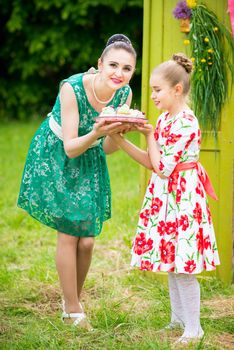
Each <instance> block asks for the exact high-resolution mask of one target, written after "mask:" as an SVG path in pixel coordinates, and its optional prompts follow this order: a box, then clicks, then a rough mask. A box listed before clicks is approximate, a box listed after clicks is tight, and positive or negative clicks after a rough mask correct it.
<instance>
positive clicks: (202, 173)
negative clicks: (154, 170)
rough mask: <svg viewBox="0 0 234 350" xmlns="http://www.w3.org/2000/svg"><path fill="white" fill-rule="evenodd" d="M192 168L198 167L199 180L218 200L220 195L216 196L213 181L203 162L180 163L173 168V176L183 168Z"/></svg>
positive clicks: (207, 191) (212, 196)
mask: <svg viewBox="0 0 234 350" xmlns="http://www.w3.org/2000/svg"><path fill="white" fill-rule="evenodd" d="M190 169H196V170H197V173H198V177H199V180H200V181H201V183H202V184H203V187H204V189H205V191H206V193H207V194H208V195H209V196H210V197H211V198H213V199H214V200H216V201H217V200H218V197H217V196H216V193H215V190H214V188H213V186H212V183H211V181H210V179H209V176H208V174H207V172H206V171H205V169H204V168H203V166H202V165H201V163H199V162H191V163H179V164H177V165H176V167H175V169H174V170H173V172H172V174H171V176H173V175H174V174H175V173H178V172H179V171H183V170H190Z"/></svg>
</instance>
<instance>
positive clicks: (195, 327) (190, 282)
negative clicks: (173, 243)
mask: <svg viewBox="0 0 234 350" xmlns="http://www.w3.org/2000/svg"><path fill="white" fill-rule="evenodd" d="M175 278H176V282H177V287H178V290H179V294H180V300H181V303H182V306H183V316H184V323H185V329H184V333H183V335H182V337H189V338H199V337H202V336H203V334H204V332H203V330H202V328H201V324H200V285H199V283H198V281H197V279H196V277H195V276H194V275H186V274H177V275H175Z"/></svg>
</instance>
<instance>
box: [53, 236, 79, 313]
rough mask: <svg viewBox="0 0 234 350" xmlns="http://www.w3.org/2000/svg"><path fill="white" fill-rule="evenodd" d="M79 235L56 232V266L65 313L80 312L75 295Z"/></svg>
mask: <svg viewBox="0 0 234 350" xmlns="http://www.w3.org/2000/svg"><path fill="white" fill-rule="evenodd" d="M78 241H79V237H74V236H70V235H67V234H64V233H61V232H58V240H57V253H56V267H57V271H58V275H59V280H60V284H61V287H62V291H63V295H64V301H65V310H66V312H67V313H72V312H81V308H80V305H79V300H78V296H77V271H76V259H77V244H78Z"/></svg>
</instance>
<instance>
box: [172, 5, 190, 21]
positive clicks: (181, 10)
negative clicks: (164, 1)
mask: <svg viewBox="0 0 234 350" xmlns="http://www.w3.org/2000/svg"><path fill="white" fill-rule="evenodd" d="M173 15H174V17H175V18H177V19H181V18H183V19H186V18H190V17H191V16H192V11H191V9H190V8H189V7H188V6H187V4H186V1H179V2H178V3H177V4H176V7H175V8H174V10H173Z"/></svg>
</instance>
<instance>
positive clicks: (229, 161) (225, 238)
mask: <svg viewBox="0 0 234 350" xmlns="http://www.w3.org/2000/svg"><path fill="white" fill-rule="evenodd" d="M198 2H199V1H198ZM202 2H203V3H204V4H206V5H207V7H209V8H210V9H211V10H212V11H214V12H215V13H216V14H217V16H218V18H219V19H220V20H221V21H222V22H223V23H224V24H225V25H226V26H228V27H229V28H230V20H229V16H228V14H227V0H203V1H202ZM176 3H177V0H144V21H143V23H144V27H143V65H142V101H141V102H142V104H141V105H142V110H143V111H144V112H146V115H147V117H148V119H149V120H150V122H151V123H152V124H155V122H156V118H157V116H158V114H159V113H158V112H157V110H156V108H155V107H154V105H153V103H152V101H151V100H150V93H151V92H150V87H149V78H150V73H151V72H152V70H153V68H154V67H155V66H156V65H158V64H159V63H161V62H162V61H164V60H167V59H169V58H171V56H172V54H173V53H175V52H185V53H186V54H188V55H189V49H186V47H185V46H184V44H183V40H184V39H185V34H183V33H181V32H180V28H179V21H178V20H176V19H175V18H174V17H173V15H172V11H173V9H174V7H175V5H176ZM233 116H234V93H232V96H231V97H230V99H229V100H228V102H227V103H226V105H225V106H224V108H223V111H222V114H221V126H220V130H219V133H218V142H215V140H214V136H213V135H212V133H211V132H209V131H203V134H204V133H205V134H206V137H205V138H204V139H203V142H202V147H201V162H202V164H203V165H204V166H205V168H206V170H207V171H208V173H209V175H210V178H211V180H212V183H213V185H214V187H215V189H216V193H217V194H218V197H219V201H218V202H214V201H212V200H209V204H210V207H211V212H212V216H213V221H214V226H215V231H216V238H217V243H218V248H219V254H220V259H221V265H220V267H218V268H217V270H216V272H215V274H216V275H217V276H218V277H219V278H220V279H221V280H223V281H225V282H227V283H230V282H231V280H232V232H233V231H232V215H233V158H234V122H233ZM141 146H142V147H146V144H145V139H144V137H142V138H141ZM148 179H149V172H148V171H146V170H145V169H143V168H141V197H142V196H143V194H144V192H145V188H146V185H147V182H148ZM205 275H206V274H205ZM209 275H210V274H209Z"/></svg>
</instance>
